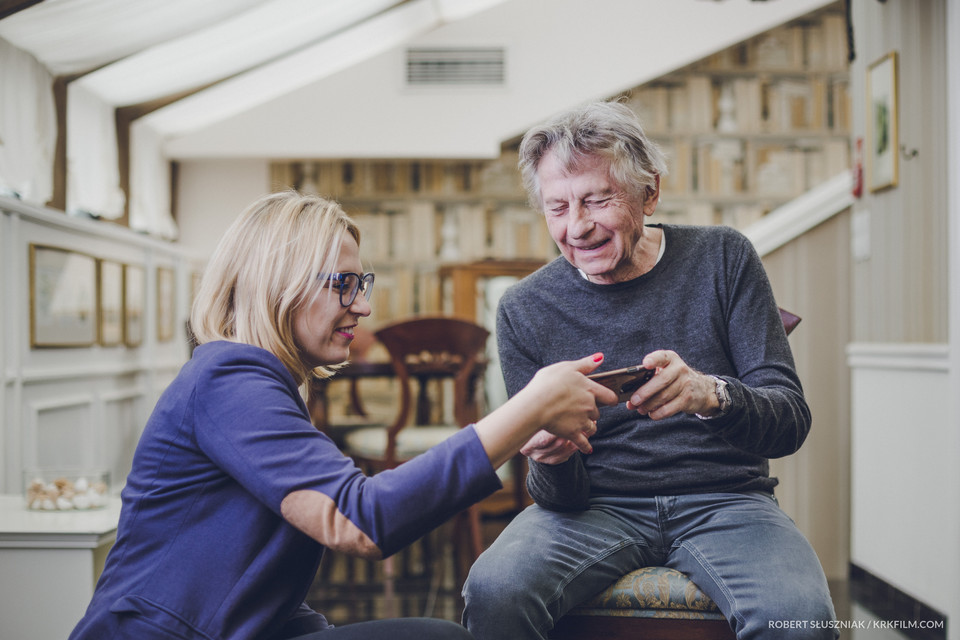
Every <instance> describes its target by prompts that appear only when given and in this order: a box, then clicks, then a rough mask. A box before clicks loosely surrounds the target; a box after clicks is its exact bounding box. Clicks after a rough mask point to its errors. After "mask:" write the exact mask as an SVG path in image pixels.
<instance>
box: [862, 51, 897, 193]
mask: <svg viewBox="0 0 960 640" xmlns="http://www.w3.org/2000/svg"><path fill="white" fill-rule="evenodd" d="M897 101H898V95H897V52H896V51H891V52H890V53H888V54H887V55H885V56H883V57H882V58H880V59H879V60H877V61H876V62H874V63H873V64H871V65H870V66H869V67H868V68H867V121H866V122H867V154H866V155H867V179H868V184H869V186H870V191H880V190H882V189H890V188H892V187H895V186H897V181H898V178H899V176H898V171H899V160H900V152H899V149H900V140H899V138H900V132H899V113H898V103H897Z"/></svg>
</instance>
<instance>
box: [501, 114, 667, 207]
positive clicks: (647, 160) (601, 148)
mask: <svg viewBox="0 0 960 640" xmlns="http://www.w3.org/2000/svg"><path fill="white" fill-rule="evenodd" d="M548 151H552V152H553V153H554V155H555V157H556V159H557V160H558V161H559V162H560V165H561V166H562V167H563V168H564V170H565V171H572V170H574V169H576V167H577V166H578V164H579V163H580V162H582V161H583V159H585V158H587V157H590V156H599V157H602V158H606V159H607V160H609V161H610V175H611V177H612V178H613V179H614V180H615V181H616V183H617V184H618V185H620V187H622V188H623V189H624V190H625V191H627V193H628V194H629V195H631V196H636V197H639V198H641V199H645V198H646V190H647V189H648V188H655V186H656V181H657V176H662V175H665V174H666V173H667V163H666V159H665V158H664V155H663V152H662V151H661V150H660V148H659V147H658V146H657V145H656V144H654V143H653V142H651V141H650V139H649V138H647V135H646V134H645V133H644V132H643V127H641V126H640V121H639V120H638V119H637V116H636V114H634V113H633V111H631V110H630V108H629V107H627V106H626V105H624V104H622V103H620V102H594V103H590V104H587V105H584V106H580V107H576V108H574V109H571V110H569V111H565V112H563V113H560V114H558V115H556V116H554V117H553V118H551V119H550V120H548V121H547V122H545V123H543V124H541V125H538V126H535V127H533V128H532V129H530V130H529V131H528V132H527V133H526V135H524V136H523V140H521V142H520V161H519V166H520V174H521V177H522V178H523V186H524V188H525V189H526V190H527V196H528V197H529V199H530V206H532V207H533V208H534V209H537V210H538V211H541V210H542V209H543V202H542V200H541V197H540V180H539V176H538V169H539V166H540V161H541V160H542V159H543V156H544V155H546V153H547V152H548Z"/></svg>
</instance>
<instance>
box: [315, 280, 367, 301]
mask: <svg viewBox="0 0 960 640" xmlns="http://www.w3.org/2000/svg"><path fill="white" fill-rule="evenodd" d="M317 278H319V279H320V280H324V281H326V282H329V283H330V286H331V287H336V288H337V290H338V291H339V292H340V306H342V307H349V306H350V305H352V304H353V301H354V300H356V299H357V293H358V292H360V291H362V292H363V297H364V298H366V299H367V300H369V299H370V292H371V291H373V279H374V275H373V274H372V273H364V274H363V275H361V274H359V273H351V272H347V273H331V274H330V275H324V274H322V273H321V274H320V275H318V276H317Z"/></svg>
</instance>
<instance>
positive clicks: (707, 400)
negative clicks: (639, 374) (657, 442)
mask: <svg viewBox="0 0 960 640" xmlns="http://www.w3.org/2000/svg"><path fill="white" fill-rule="evenodd" d="M643 366H645V367H648V368H651V369H652V368H656V370H657V374H656V375H655V376H653V378H651V380H650V382H648V383H646V384H645V385H643V386H642V387H640V388H639V389H637V391H636V393H634V394H633V395H632V396H631V397H630V400H629V401H628V402H627V408H628V409H636V410H637V411H638V412H639V413H640V414H642V415H646V416H649V417H650V418H652V419H653V420H662V419H663V418H669V417H670V416H673V415H676V414H678V413H689V414H694V413H699V414H700V415H704V416H709V415H713V414H715V413H716V412H717V411H719V410H720V403H719V402H718V400H717V393H716V382H715V381H714V379H713V377H712V376H708V375H706V374H704V373H700V372H699V371H697V370H696V369H693V368H691V367H690V366H689V365H688V364H687V363H686V362H684V361H683V359H682V358H681V357H680V356H678V355H677V354H676V353H675V352H673V351H666V350H663V351H654V352H653V353H650V354H648V355H647V357H645V358H644V359H643Z"/></svg>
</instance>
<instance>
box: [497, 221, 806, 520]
mask: <svg viewBox="0 0 960 640" xmlns="http://www.w3.org/2000/svg"><path fill="white" fill-rule="evenodd" d="M662 228H663V232H664V234H665V240H666V251H665V253H664V255H663V257H662V258H661V259H660V261H659V262H658V263H657V264H656V266H654V268H653V269H652V270H650V271H649V272H648V273H646V274H644V275H642V276H640V277H638V278H636V279H633V280H630V281H628V282H621V283H617V284H611V285H599V284H594V283H591V282H588V281H587V280H586V279H584V278H583V277H582V276H581V275H580V274H579V272H578V271H577V269H575V268H574V267H573V266H571V265H570V263H568V262H567V261H566V260H565V259H564V258H562V257H561V258H557V259H556V260H554V261H553V262H551V263H550V264H548V265H546V266H545V267H543V268H542V269H540V270H538V271H537V272H536V273H534V274H532V275H530V276H528V277H526V278H524V279H523V280H522V281H520V282H519V283H517V284H516V285H515V286H513V287H512V288H511V289H510V290H509V291H508V292H507V293H506V294H505V295H504V296H503V298H502V300H501V302H500V307H499V310H498V318H497V341H498V345H499V350H500V359H501V366H502V368H503V374H504V379H505V381H506V385H507V390H508V392H509V394H510V395H513V394H514V393H516V392H517V391H519V390H520V389H521V388H522V387H523V386H524V385H525V384H526V383H527V382H528V381H529V380H530V379H531V378H532V377H533V375H534V373H536V371H537V370H538V369H540V368H541V367H543V366H545V365H548V364H551V363H554V362H558V361H560V360H573V359H577V358H582V357H584V356H587V355H590V354H592V353H596V352H602V353H603V354H604V356H605V360H604V362H603V364H602V365H601V369H600V371H606V370H611V369H617V368H620V367H626V366H631V365H635V364H639V363H640V362H641V360H643V357H644V356H646V355H647V354H648V353H650V352H652V351H656V350H658V349H670V350H673V351H675V352H676V353H677V354H678V355H679V356H680V357H681V358H683V360H684V361H685V362H686V363H687V364H689V365H690V366H691V367H693V368H694V369H696V370H698V371H701V372H703V373H707V374H711V375H716V376H719V377H722V378H723V379H725V380H726V381H727V382H728V383H729V384H728V389H729V391H730V395H731V400H732V402H731V407H730V409H729V411H728V412H727V413H726V414H724V415H723V416H720V417H717V418H713V419H709V420H702V419H700V418H698V417H696V416H694V415H686V414H679V415H675V416H673V417H670V418H667V419H664V420H656V421H655V420H651V419H650V418H647V417H645V416H641V415H639V414H638V413H637V412H636V411H628V410H627V409H626V406H625V405H624V404H620V405H618V406H616V407H603V408H601V409H600V419H599V421H598V432H597V434H596V435H595V436H593V437H592V438H591V443H592V445H593V453H592V454H590V455H583V454H581V453H579V452H577V453H575V454H574V455H573V457H572V458H571V459H570V460H568V461H567V462H565V463H563V464H559V465H545V464H538V463H535V462H532V461H531V463H530V475H529V477H528V480H527V486H528V488H529V490H530V493H531V496H532V497H533V498H534V500H536V501H537V503H538V504H541V505H542V506H545V507H548V508H553V509H563V510H568V509H579V508H583V507H584V506H585V503H586V500H587V499H588V498H589V497H591V496H601V495H635V496H656V495H679V494H689V493H709V492H721V491H749V490H758V489H759V490H763V491H772V490H773V487H774V486H775V485H776V484H777V480H776V479H775V478H771V477H769V464H768V459H769V458H776V457H781V456H786V455H789V454H791V453H793V452H795V451H796V450H797V449H798V448H799V447H800V445H801V444H802V443H803V441H804V438H806V435H807V433H808V431H809V429H810V410H809V408H808V407H807V404H806V401H805V400H804V397H803V391H802V389H801V386H800V380H799V379H798V377H797V373H796V370H795V368H794V363H793V356H792V354H791V352H790V346H789V344H788V343H787V337H786V334H785V332H784V329H783V325H782V322H781V320H780V315H779V312H778V310H777V304H776V302H775V300H774V297H773V291H772V289H771V287H770V283H769V281H768V279H767V276H766V273H765V271H764V269H763V265H762V263H761V261H760V258H759V256H758V255H757V253H756V251H755V250H754V248H753V246H752V245H751V244H750V242H749V240H747V239H746V237H744V236H743V235H742V234H741V233H739V232H737V231H735V230H733V229H730V228H727V227H687V226H671V225H663V226H662Z"/></svg>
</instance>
